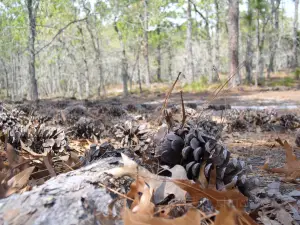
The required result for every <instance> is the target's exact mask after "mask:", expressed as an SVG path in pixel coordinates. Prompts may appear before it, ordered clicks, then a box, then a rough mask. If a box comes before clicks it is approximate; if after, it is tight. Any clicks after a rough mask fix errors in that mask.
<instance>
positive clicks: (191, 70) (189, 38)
mask: <svg viewBox="0 0 300 225" xmlns="http://www.w3.org/2000/svg"><path fill="white" fill-rule="evenodd" d="M187 4H188V8H187V19H188V21H187V33H186V49H187V64H188V67H187V71H188V72H187V74H188V76H189V78H192V80H193V81H194V80H195V71H194V62H193V50H192V9H191V2H190V1H189V0H187Z"/></svg>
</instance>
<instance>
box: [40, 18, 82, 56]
mask: <svg viewBox="0 0 300 225" xmlns="http://www.w3.org/2000/svg"><path fill="white" fill-rule="evenodd" d="M86 19H87V17H85V18H83V19H79V20H73V21H71V22H70V23H68V24H67V25H65V26H64V27H62V28H61V29H59V31H58V32H57V33H56V34H55V35H54V37H53V38H52V40H51V41H50V42H48V43H47V44H45V45H44V46H43V47H41V48H40V49H39V50H37V51H36V52H35V55H37V54H39V53H40V52H41V51H42V50H44V49H45V48H47V47H48V46H49V45H51V44H52V42H53V41H54V40H55V39H56V38H57V37H58V36H59V35H60V34H61V33H62V32H63V31H64V30H65V29H67V28H68V27H69V26H71V25H72V24H74V23H78V22H82V21H85V20H86Z"/></svg>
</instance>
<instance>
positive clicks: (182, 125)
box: [180, 91, 186, 128]
mask: <svg viewBox="0 0 300 225" xmlns="http://www.w3.org/2000/svg"><path fill="white" fill-rule="evenodd" d="M180 97H181V109H182V121H181V128H183V127H184V124H185V121H186V114H185V108H184V102H183V97H182V91H180Z"/></svg>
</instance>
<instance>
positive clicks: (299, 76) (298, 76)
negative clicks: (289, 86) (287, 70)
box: [294, 67, 300, 80]
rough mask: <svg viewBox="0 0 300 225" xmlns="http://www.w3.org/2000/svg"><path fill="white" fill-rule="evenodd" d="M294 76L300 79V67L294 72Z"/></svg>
mask: <svg viewBox="0 0 300 225" xmlns="http://www.w3.org/2000/svg"><path fill="white" fill-rule="evenodd" d="M294 76H295V79H296V80H299V79H300V67H297V68H296V70H295V72H294Z"/></svg>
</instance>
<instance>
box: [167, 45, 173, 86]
mask: <svg viewBox="0 0 300 225" xmlns="http://www.w3.org/2000/svg"><path fill="white" fill-rule="evenodd" d="M172 61H173V53H172V46H171V45H170V44H169V46H168V74H169V77H170V80H172V78H173V77H172Z"/></svg>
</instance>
